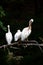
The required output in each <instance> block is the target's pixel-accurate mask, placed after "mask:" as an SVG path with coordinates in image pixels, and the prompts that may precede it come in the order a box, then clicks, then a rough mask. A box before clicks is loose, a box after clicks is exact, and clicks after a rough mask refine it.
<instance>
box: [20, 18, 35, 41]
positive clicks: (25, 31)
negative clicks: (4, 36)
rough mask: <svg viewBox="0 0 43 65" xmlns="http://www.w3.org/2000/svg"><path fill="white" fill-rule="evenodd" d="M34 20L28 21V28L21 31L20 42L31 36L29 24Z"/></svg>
mask: <svg viewBox="0 0 43 65" xmlns="http://www.w3.org/2000/svg"><path fill="white" fill-rule="evenodd" d="M33 21H34V20H33V19H30V21H29V26H28V27H25V28H24V29H23V30H22V33H21V41H24V40H25V39H27V38H28V36H29V35H30V34H31V31H32V30H31V29H32V27H31V24H32V22H33Z"/></svg>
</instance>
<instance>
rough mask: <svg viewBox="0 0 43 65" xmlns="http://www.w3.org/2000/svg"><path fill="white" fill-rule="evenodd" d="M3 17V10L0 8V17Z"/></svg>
mask: <svg viewBox="0 0 43 65" xmlns="http://www.w3.org/2000/svg"><path fill="white" fill-rule="evenodd" d="M3 16H5V12H4V10H3V8H2V7H1V6H0V17H3Z"/></svg>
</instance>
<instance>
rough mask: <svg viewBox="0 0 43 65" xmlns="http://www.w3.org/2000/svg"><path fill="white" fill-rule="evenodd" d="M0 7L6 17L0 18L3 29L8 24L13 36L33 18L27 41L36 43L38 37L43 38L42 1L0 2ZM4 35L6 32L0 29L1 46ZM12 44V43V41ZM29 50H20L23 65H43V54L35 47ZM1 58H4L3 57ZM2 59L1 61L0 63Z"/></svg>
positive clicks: (4, 42)
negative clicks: (22, 55)
mask: <svg viewBox="0 0 43 65" xmlns="http://www.w3.org/2000/svg"><path fill="white" fill-rule="evenodd" d="M0 6H2V7H3V9H4V10H5V13H6V16H5V17H3V18H2V22H3V24H4V26H5V27H7V25H8V24H9V25H11V32H12V34H13V35H14V34H15V32H16V31H17V29H21V30H22V29H23V28H24V27H26V26H28V22H29V20H30V19H31V18H33V19H34V22H33V24H32V34H31V35H30V37H29V39H30V40H31V39H33V40H34V39H35V40H37V41H38V42H39V41H40V40H39V38H38V37H40V36H41V37H43V2H42V0H0ZM0 20H1V19H0ZM5 33H6V32H5V31H3V30H2V28H0V43H2V44H6V40H5ZM12 42H14V40H13V41H12ZM29 50H30V51H29ZM29 50H28V48H27V50H23V49H22V53H23V54H24V60H23V62H24V63H23V64H24V65H25V64H27V63H29V64H32V65H34V64H35V65H37V64H38V65H39V64H41V63H43V60H42V59H43V54H41V53H40V51H39V49H38V48H37V47H36V48H35V47H33V48H32V49H31V47H30V48H29ZM25 51H26V52H25ZM28 51H29V52H28ZM1 52H3V51H1ZM28 54H29V55H28ZM2 55H3V54H1V56H2ZM27 55H28V56H27ZM2 57H4V55H3V56H2ZM4 59H5V57H4ZM4 59H2V60H1V63H2V61H3V60H4ZM4 62H5V61H3V63H4ZM21 64H22V63H21ZM9 65H10V64H9Z"/></svg>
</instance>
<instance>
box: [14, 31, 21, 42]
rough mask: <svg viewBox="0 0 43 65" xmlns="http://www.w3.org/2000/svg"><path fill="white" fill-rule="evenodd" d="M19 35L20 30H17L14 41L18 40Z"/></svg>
mask: <svg viewBox="0 0 43 65" xmlns="http://www.w3.org/2000/svg"><path fill="white" fill-rule="evenodd" d="M20 37H21V31H20V30H17V32H16V33H15V35H14V41H18V39H20Z"/></svg>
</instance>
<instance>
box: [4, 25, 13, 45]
mask: <svg viewBox="0 0 43 65" xmlns="http://www.w3.org/2000/svg"><path fill="white" fill-rule="evenodd" d="M7 27H8V32H7V33H6V35H5V37H6V41H7V43H8V45H9V44H11V41H12V39H13V37H12V33H11V32H10V25H8V26H7Z"/></svg>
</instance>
